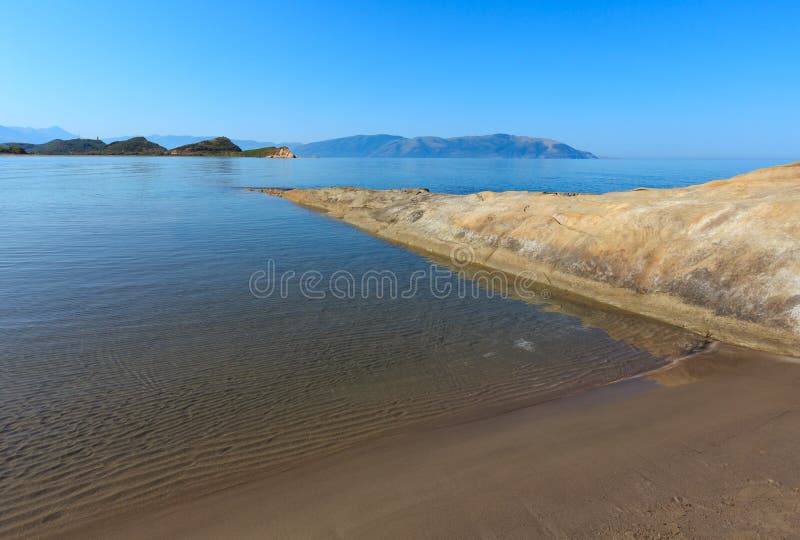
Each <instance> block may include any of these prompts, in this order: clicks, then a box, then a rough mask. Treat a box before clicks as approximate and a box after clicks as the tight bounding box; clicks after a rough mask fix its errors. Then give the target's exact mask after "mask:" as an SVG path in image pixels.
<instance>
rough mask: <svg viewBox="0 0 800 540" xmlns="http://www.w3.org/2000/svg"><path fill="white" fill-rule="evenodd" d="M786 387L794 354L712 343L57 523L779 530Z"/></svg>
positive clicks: (574, 531) (130, 533) (795, 381)
mask: <svg viewBox="0 0 800 540" xmlns="http://www.w3.org/2000/svg"><path fill="white" fill-rule="evenodd" d="M799 390H800V365H798V364H797V363H796V362H795V361H793V360H791V359H788V358H783V359H782V358H779V357H770V356H768V355H765V354H761V353H757V352H752V351H748V350H743V349H736V348H733V347H729V346H719V345H715V346H714V347H713V348H712V349H711V350H710V351H707V352H704V353H700V354H697V355H694V356H692V357H691V358H690V359H688V360H686V361H684V362H681V363H679V364H676V365H674V366H671V367H670V368H668V369H664V370H661V371H659V372H657V373H655V374H652V375H650V376H648V377H646V378H638V379H633V380H627V381H624V382H621V383H616V384H612V385H609V386H605V387H603V388H599V389H595V390H591V391H588V392H584V393H582V394H579V395H576V396H573V397H567V398H562V399H558V400H554V401H551V402H548V403H544V404H540V405H536V406H532V407H527V408H524V409H519V410H516V411H513V412H509V413H504V414H501V415H498V416H495V417H493V418H489V419H483V420H477V421H472V422H467V423H464V424H460V425H456V426H451V427H446V428H439V429H431V430H428V431H425V432H422V433H416V434H405V435H398V436H394V437H390V438H385V439H383V440H381V441H380V442H378V443H370V444H365V445H362V446H360V447H358V448H356V449H352V450H348V451H346V452H342V453H339V454H337V455H333V456H330V457H327V458H324V459H321V460H318V461H315V462H313V463H310V464H307V465H305V466H302V467H299V468H296V469H293V470H290V471H286V472H283V473H280V474H277V475H274V476H271V477H266V478H263V479H260V480H253V481H252V482H249V483H247V484H243V485H241V486H239V487H234V488H230V489H225V490H221V491H218V492H216V493H212V494H210V495H205V496H202V497H189V498H185V499H184V500H183V501H181V502H180V503H178V504H174V505H170V506H166V507H164V506H162V507H152V508H151V509H150V510H137V511H136V512H135V513H130V514H128V515H124V514H121V515H116V516H109V517H108V518H107V519H106V520H105V521H102V522H96V523H94V524H92V525H90V526H88V527H83V528H81V529H73V530H72V531H66V533H67V536H69V537H73V538H155V537H161V538H226V537H227V538H233V537H237V538H377V537H381V538H442V537H458V538H531V537H542V536H544V537H589V536H606V537H612V536H613V537H631V538H639V537H657V536H670V537H696V536H702V537H731V536H737V537H742V536H744V537H754V536H763V537H787V536H792V535H794V534H796V532H797V531H798V530H800V462H798V460H797V455H796V454H797V448H800V391H799ZM64 532H65V531H60V533H61V534H60V536H64Z"/></svg>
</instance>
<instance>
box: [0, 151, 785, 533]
mask: <svg viewBox="0 0 800 540" xmlns="http://www.w3.org/2000/svg"><path fill="white" fill-rule="evenodd" d="M773 164H775V163H773V162H766V161H627V160H599V161H595V160H592V161H555V160H554V161H527V160H468V159H459V160H449V159H430V160H426V159H397V160H391V159H388V160H382V159H368V160H362V159H301V160H259V159H211V158H102V157H87V158H84V157H64V158H61V157H0V188H2V193H3V195H2V197H0V463H2V467H0V535H3V534H24V533H28V534H29V533H35V532H37V531H39V530H42V528H43V527H46V526H66V525H68V524H69V523H71V522H74V521H79V520H83V519H91V518H92V517H94V516H97V515H101V514H105V513H108V512H113V511H114V510H115V509H119V508H127V507H130V506H131V505H135V504H149V503H153V502H156V501H162V500H164V499H165V498H169V497H170V496H177V495H179V494H181V493H183V492H185V491H186V490H193V491H194V492H195V493H197V492H198V491H202V489H204V488H209V489H210V487H212V486H217V487H218V486H220V485H227V484H231V483H234V482H239V481H241V480H242V479H245V478H249V477H251V476H252V475H253V474H256V473H265V474H266V473H267V472H269V471H271V470H276V469H280V468H283V467H287V466H290V465H293V464H297V463H299V462H301V461H303V460H306V459H312V458H315V457H318V456H321V455H324V454H327V453H331V452H334V451H336V450H338V449H341V448H345V447H348V446H351V445H353V444H356V443H358V442H359V441H363V440H367V439H371V438H375V437H379V436H381V435H382V434H385V433H390V432H396V431H402V430H410V429H414V428H415V427H418V426H423V425H430V424H431V423H442V422H445V423H446V422H448V421H453V420H454V419H457V418H465V417H472V416H477V415H482V414H487V413H488V412H489V411H496V410H502V409H507V408H512V407H515V406H520V405H523V404H528V403H535V402H537V401H541V400H543V399H549V398H552V397H554V396H557V395H562V394H564V393H568V392H574V391H577V390H580V389H582V388H587V387H591V386H596V385H599V384H604V383H607V382H609V381H612V380H616V379H618V378H621V377H627V376H631V375H635V374H637V373H640V372H642V371H645V370H649V369H652V368H653V367H656V366H658V365H660V364H661V363H663V362H664V361H665V360H664V356H663V353H665V352H669V351H668V350H669V349H670V347H671V346H672V345H676V344H678V345H680V343H679V342H680V341H681V340H682V339H686V337H685V336H683V335H682V334H681V333H680V332H679V331H677V330H674V329H669V328H665V327H661V326H658V325H653V324H651V323H646V322H642V321H636V320H633V319H632V318H630V317H627V316H624V315H622V314H615V313H609V312H603V311H600V310H597V309H596V308H591V307H587V306H576V305H568V304H567V303H565V302H559V301H551V302H548V303H544V304H535V303H529V302H528V303H526V302H521V301H516V300H509V299H502V298H498V297H496V296H494V297H492V296H491V295H490V294H488V293H487V292H486V291H484V292H482V293H480V294H477V295H471V296H470V297H467V298H459V297H458V296H457V295H451V296H448V297H446V298H437V297H436V295H433V294H432V293H431V292H430V291H429V290H428V291H426V290H425V288H424V287H423V288H421V289H420V290H419V292H418V293H417V294H415V295H413V296H412V297H410V298H396V299H388V298H379V297H377V295H376V294H372V295H370V294H366V295H362V294H360V295H356V297H354V298H345V299H339V298H335V297H333V296H331V295H328V296H326V298H323V299H309V298H307V297H305V296H304V295H302V294H300V291H299V289H298V285H297V283H296V282H292V283H291V284H290V285H289V286H288V287H287V290H286V294H284V295H279V294H276V295H272V296H270V297H268V298H256V297H254V296H253V295H252V294H251V292H250V290H249V287H248V283H249V280H250V277H251V275H252V274H253V273H254V272H256V271H258V270H260V269H264V268H265V265H266V264H267V263H266V261H268V260H272V261H274V263H275V266H276V271H277V272H278V273H281V272H286V271H294V272H296V274H297V275H300V274H301V273H303V272H304V271H307V270H315V271H319V272H320V273H321V274H322V275H324V276H329V275H331V274H332V273H333V272H335V271H337V270H346V271H348V272H350V273H351V274H352V275H354V276H362V275H363V274H364V273H366V272H368V271H370V270H383V269H389V270H392V271H394V272H396V274H397V276H398V277H399V280H400V282H401V283H405V282H408V281H410V279H411V278H410V276H411V275H412V274H413V273H414V272H415V271H418V270H423V271H429V270H430V268H431V266H430V265H431V264H432V263H431V261H428V260H426V259H424V258H422V257H420V256H418V255H415V254H413V253H410V252H408V251H406V250H404V249H402V248H399V247H396V246H393V245H390V244H388V243H385V242H383V241H381V240H378V239H375V238H372V237H370V236H368V235H366V234H364V233H362V232H360V231H358V230H356V229H354V228H352V227H349V226H347V225H345V224H343V223H339V222H337V221H335V220H332V219H329V218H327V217H325V216H322V215H319V214H317V213H314V212H311V211H308V210H305V209H302V208H298V207H295V206H293V205H291V204H290V203H288V202H287V201H285V200H281V199H273V198H270V197H266V196H264V195H262V194H258V193H250V192H246V191H244V190H242V189H240V188H242V187H246V186H279V187H294V186H298V187H313V186H329V185H354V186H365V187H373V188H388V187H413V186H421V187H428V188H430V189H431V190H433V191H443V192H450V193H470V192H474V191H481V190H509V189H517V190H521V189H525V190H541V191H587V192H606V191H612V190H623V189H630V188H635V187H639V186H645V187H673V186H683V185H688V184H693V183H698V182H702V181H706V180H711V179H716V178H724V177H728V176H732V175H734V174H738V173H743V172H746V171H749V170H752V169H755V168H759V167H764V166H769V165H773ZM450 279H451V280H452V281H453V282H454V283H456V282H458V279H459V278H458V277H457V276H452V277H451V278H450Z"/></svg>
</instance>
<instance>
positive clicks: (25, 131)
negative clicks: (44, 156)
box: [0, 126, 78, 144]
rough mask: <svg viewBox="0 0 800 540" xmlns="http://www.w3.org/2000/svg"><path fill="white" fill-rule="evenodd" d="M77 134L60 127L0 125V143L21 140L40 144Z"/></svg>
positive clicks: (74, 137)
mask: <svg viewBox="0 0 800 540" xmlns="http://www.w3.org/2000/svg"><path fill="white" fill-rule="evenodd" d="M77 138H78V136H77V135H75V134H73V133H70V132H68V131H64V130H63V129H61V128H60V127H56V126H53V127H49V128H41V129H36V128H29V127H13V126H0V143H3V142H23V143H32V144H41V143H46V142H49V141H52V140H53V139H77Z"/></svg>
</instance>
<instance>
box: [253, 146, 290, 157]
mask: <svg viewBox="0 0 800 540" xmlns="http://www.w3.org/2000/svg"><path fill="white" fill-rule="evenodd" d="M242 155H243V156H244V157H260V158H295V157H297V156H295V155H294V154H293V153H292V151H291V150H289V147H288V146H280V147H278V146H265V147H264V148H253V149H252V150H245V151H243V152H242Z"/></svg>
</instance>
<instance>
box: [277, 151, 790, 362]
mask: <svg viewBox="0 0 800 540" xmlns="http://www.w3.org/2000/svg"><path fill="white" fill-rule="evenodd" d="M261 191H264V192H266V193H269V194H271V195H276V196H280V197H283V198H286V199H289V200H290V201H293V202H295V203H297V204H301V205H305V206H308V207H312V208H315V209H319V210H323V211H325V212H328V213H329V214H331V215H333V216H335V217H338V218H340V219H342V220H344V221H346V222H348V223H351V224H352V225H355V226H357V227H359V228H361V229H364V230H365V231H368V232H370V233H373V234H375V235H377V236H379V237H382V238H385V239H387V240H391V241H395V242H399V243H403V244H406V245H409V246H411V247H414V248H416V249H420V250H424V251H427V252H430V253H435V254H438V255H442V256H448V255H450V254H451V253H453V250H454V249H456V248H459V249H461V250H463V249H464V248H466V249H468V253H469V254H470V257H473V258H474V262H475V263H478V264H482V265H485V266H487V267H490V268H497V269H499V270H502V271H504V272H508V273H511V274H519V273H521V272H525V273H531V272H533V273H535V275H536V276H537V280H538V281H540V282H541V283H543V284H547V285H549V286H551V287H554V288H557V289H563V290H566V291H570V292H572V293H577V294H580V295H583V296H586V297H589V298H592V299H594V300H596V301H599V302H603V303H606V304H609V305H613V306H616V307H618V308H622V309H625V310H628V311H631V312H634V313H637V314H641V315H645V316H648V317H652V318H655V319H658V320H661V321H665V322H668V323H671V324H675V325H678V326H681V327H685V328H688V329H690V330H692V331H695V332H698V333H701V334H707V333H708V334H710V335H711V336H713V337H714V338H717V339H721V340H723V341H727V342H730V343H736V344H739V345H744V346H750V347H755V348H759V349H763V350H767V351H771V352H777V353H781V354H791V355H795V356H800V163H795V164H792V165H785V166H780V167H771V168H768V169H762V170H758V171H754V172H751V173H748V174H744V175H740V176H736V177H734V178H731V179H728V180H717V181H713V182H709V183H706V184H702V185H698V186H692V187H687V188H676V189H640V190H634V191H626V192H618V193H608V194H604V195H591V194H573V193H570V194H558V193H533V192H519V191H517V192H512V191H510V192H503V193H495V192H482V193H475V194H472V195H447V194H440V193H430V192H428V191H427V190H425V189H403V190H368V189H360V188H350V187H334V188H324V189H294V190H279V189H269V188H265V189H262V190H261ZM462 256H463V253H462Z"/></svg>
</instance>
